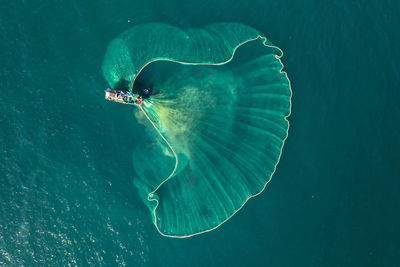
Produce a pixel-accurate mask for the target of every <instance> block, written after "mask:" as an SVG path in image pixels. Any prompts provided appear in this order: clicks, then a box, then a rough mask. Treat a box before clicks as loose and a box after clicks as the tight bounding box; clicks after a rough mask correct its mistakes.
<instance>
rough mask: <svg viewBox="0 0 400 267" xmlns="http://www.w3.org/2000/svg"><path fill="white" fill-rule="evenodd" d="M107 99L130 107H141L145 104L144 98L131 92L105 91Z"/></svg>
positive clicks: (108, 89)
mask: <svg viewBox="0 0 400 267" xmlns="http://www.w3.org/2000/svg"><path fill="white" fill-rule="evenodd" d="M105 93H106V95H105V99H106V100H109V101H113V102H117V103H122V104H128V105H140V104H141V103H142V102H143V98H142V96H140V95H139V94H134V93H131V92H125V91H118V90H114V89H111V88H107V90H105Z"/></svg>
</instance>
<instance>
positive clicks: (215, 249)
mask: <svg viewBox="0 0 400 267" xmlns="http://www.w3.org/2000/svg"><path fill="white" fill-rule="evenodd" d="M155 21H157V22H166V23H169V24H172V25H176V26H179V27H202V26H204V25H207V24H209V23H213V22H221V21H233V22H240V23H243V24H247V25H250V26H253V27H255V28H257V29H259V30H261V31H263V32H264V33H265V34H266V36H267V37H268V38H270V39H271V40H272V41H273V42H274V43H275V44H276V45H278V46H279V47H280V48H282V50H283V51H284V52H285V56H284V58H283V62H284V64H285V66H286V67H285V70H286V71H287V73H288V74H289V77H290V79H291V82H292V89H293V99H292V100H293V107H292V116H291V117H290V123H291V128H290V131H289V138H288V139H287V141H286V145H285V148H284V152H283V156H282V159H281V162H280V163H279V165H278V169H277V172H276V173H275V175H274V177H273V179H272V182H271V183H270V184H269V185H268V188H267V189H266V191H265V192H264V193H263V194H261V195H260V196H259V197H257V198H255V199H252V200H250V201H249V202H248V203H247V205H246V207H245V208H244V209H243V210H241V211H240V212H239V213H238V214H237V215H235V216H234V217H233V218H232V219H231V220H230V221H228V222H227V223H226V224H224V225H223V226H221V227H220V228H218V229H217V230H216V231H213V232H210V233H206V234H203V235H200V236H196V237H193V238H190V239H185V240H181V239H179V240H176V239H170V238H165V237H162V236H160V235H159V234H158V233H157V231H156V230H155V228H154V226H153V224H152V222H151V216H150V214H149V212H148V210H147V208H146V207H145V205H144V204H143V202H142V201H141V200H140V199H139V196H138V194H137V190H136V189H135V187H134V186H133V183H132V181H133V179H134V177H133V171H132V162H131V161H132V151H133V148H134V146H135V142H134V141H132V140H134V139H135V140H140V135H141V133H142V132H141V130H140V127H138V125H137V123H136V121H135V118H134V117H133V116H132V112H131V111H130V110H129V109H127V107H126V106H124V105H112V104H110V103H106V102H105V101H104V96H103V90H104V88H106V87H107V84H106V81H105V80H104V77H103V76H102V73H101V64H102V61H103V56H104V53H105V51H106V48H107V46H108V44H109V42H110V41H111V40H112V39H113V38H115V37H116V36H117V35H118V34H119V33H121V32H122V31H124V30H126V29H128V28H129V27H131V26H132V25H135V24H140V23H145V22H155ZM399 25H400V2H398V1H388V0H386V1H375V0H373V1H369V2H366V1H345V0H337V1H330V2H329V3H328V2H326V1H316V0H315V1H311V0H308V1H300V0H296V1H292V0H291V1H289V0H285V1H252V2H249V1H223V0H219V1H217V2H215V1H210V0H202V1H164V2H161V1H91V3H88V2H87V1H72V0H68V1H53V2H46V1H45V2H40V3H39V2H37V1H2V4H1V9H0V90H1V91H0V92H1V95H0V123H1V128H0V129H1V130H0V265H5V266H15V265H25V266H39V265H40V266H43V265H44V266H64V265H67V264H71V265H78V266H85V265H88V264H89V265H93V266H99V265H106V266H113V265H118V264H119V265H124V264H125V265H128V266H188V265H190V266H207V265H208V266H218V265H219V266H221V265H222V266H251V265H253V266H400V256H399V253H398V251H399V249H400V245H399V240H400V227H399V226H400V215H399V210H400V192H399V189H400V182H399V179H400V167H399V162H400V156H399V149H400V93H399V88H400V86H399V85H400V66H399V64H400V63H399V62H400V50H399V48H398V47H399V40H400V35H399V34H398V26H399ZM121 140H122V141H123V145H118V146H117V145H116V143H119V142H121Z"/></svg>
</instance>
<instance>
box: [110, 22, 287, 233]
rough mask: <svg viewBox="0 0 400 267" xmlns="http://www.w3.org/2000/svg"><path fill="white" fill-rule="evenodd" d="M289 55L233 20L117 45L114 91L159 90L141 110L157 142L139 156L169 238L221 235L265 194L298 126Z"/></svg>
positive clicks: (141, 30)
mask: <svg viewBox="0 0 400 267" xmlns="http://www.w3.org/2000/svg"><path fill="white" fill-rule="evenodd" d="M281 56H282V51H281V50H280V49H279V48H277V47H276V46H273V45H272V44H271V43H269V42H267V40H266V38H265V37H264V36H263V35H262V34H261V33H259V32H258V31H257V30H255V29H253V28H251V27H248V26H245V25H240V24H234V23H219V24H212V25H209V26H207V27H206V28H204V29H194V28H193V29H184V30H182V29H179V28H176V27H173V26H170V25H166V24H159V23H152V24H145V25H138V26H134V27H133V28H131V29H129V30H127V31H126V32H124V33H122V34H121V35H120V36H119V37H118V38H116V39H115V40H114V41H113V42H112V43H111V44H110V47H109V48H108V50H107V53H106V56H105V60H104V64H103V72H104V76H105V77H106V79H107V81H108V82H109V84H110V86H111V87H114V86H115V85H117V84H118V83H119V82H120V81H121V80H126V81H128V82H129V83H130V84H129V87H130V89H131V90H132V89H135V86H136V85H135V84H136V82H135V81H137V83H140V86H146V83H148V85H149V86H151V92H152V93H151V96H150V97H149V98H147V99H145V100H144V102H143V104H142V105H141V106H140V107H139V108H138V109H137V113H136V117H137V119H138V122H139V123H143V124H145V125H146V126H148V136H146V138H145V139H146V141H145V142H142V143H141V144H140V145H137V146H135V151H134V152H133V165H134V169H135V172H136V174H137V177H135V179H134V184H135V186H136V187H137V188H138V190H139V193H140V195H141V196H142V198H143V200H144V202H145V203H146V205H147V206H148V207H149V209H150V211H151V214H152V216H153V222H154V224H155V226H156V228H157V230H158V231H159V232H160V233H161V234H163V235H166V236H171V237H189V236H192V235H195V234H199V233H203V232H206V231H210V230H213V229H215V228H217V227H218V226H220V225H221V224H222V223H223V222H225V221H226V220H228V219H229V218H230V217H231V216H232V215H233V214H235V213H236V212H237V211H238V210H239V209H241V208H242V207H243V205H244V204H245V203H246V202H247V200H248V199H250V198H251V197H253V196H256V195H258V194H259V193H261V192H262V191H263V190H264V188H265V186H266V185H267V183H268V182H269V181H270V179H271V177H272V175H273V173H274V172H275V169H276V165H277V163H278V161H279V159H280V156H281V152H282V148H283V144H284V141H285V139H286V137H287V132H288V128H289V123H288V121H287V119H286V118H287V116H289V114H290V108H291V102H290V101H291V88H290V82H289V79H288V77H287V75H286V73H285V72H283V71H282V69H283V65H282V63H281V61H280V57H281Z"/></svg>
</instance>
